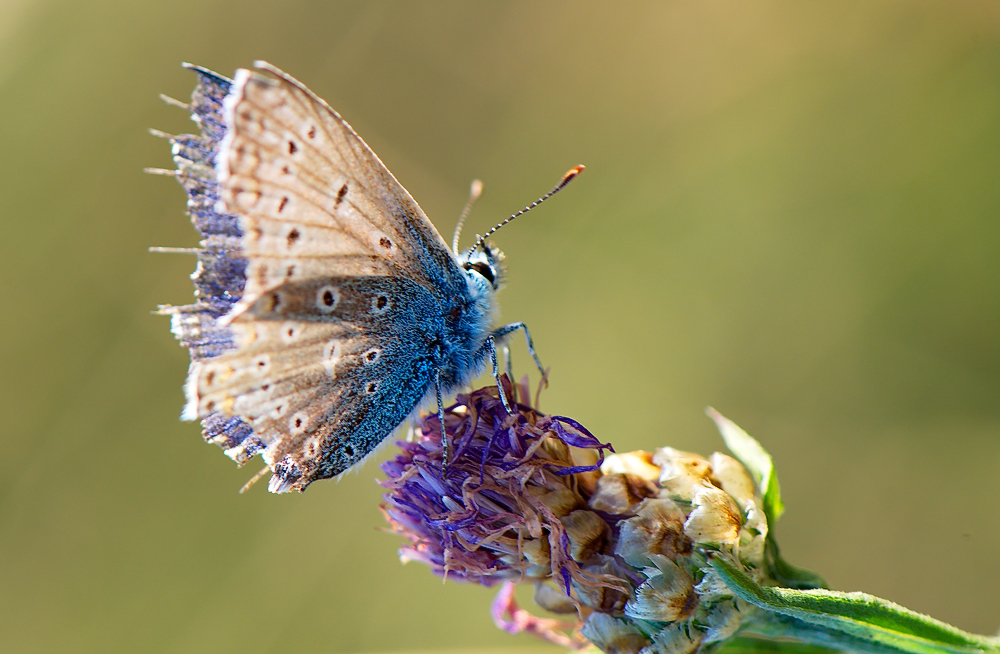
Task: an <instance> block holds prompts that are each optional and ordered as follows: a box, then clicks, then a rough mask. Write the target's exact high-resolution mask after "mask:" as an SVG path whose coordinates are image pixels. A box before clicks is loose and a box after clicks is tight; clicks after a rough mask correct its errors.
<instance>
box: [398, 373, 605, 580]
mask: <svg viewBox="0 0 1000 654" xmlns="http://www.w3.org/2000/svg"><path fill="white" fill-rule="evenodd" d="M504 381H505V388H506V389H507V391H508V397H514V395H513V392H512V390H513V389H512V388H511V386H510V384H509V383H507V382H506V378H505V380H504ZM519 395H520V396H522V397H526V396H527V393H526V392H525V389H523V388H522V389H520V393H519ZM514 407H515V413H514V414H513V415H510V414H508V413H507V411H506V409H505V408H504V406H503V403H502V402H501V401H500V399H499V396H498V391H497V389H496V388H495V387H486V388H482V389H480V390H478V391H474V392H472V393H470V394H468V395H459V396H458V398H457V402H456V403H455V404H454V405H452V406H451V407H449V408H448V409H447V410H446V411H445V414H444V419H445V431H446V433H447V435H448V438H449V440H450V441H451V447H452V450H453V452H452V455H451V462H450V464H449V465H448V468H447V470H444V469H443V468H442V461H443V454H444V450H443V448H442V447H441V425H440V422H439V420H438V416H437V414H436V413H434V414H429V415H427V416H425V417H424V418H423V419H422V420H420V422H419V424H418V425H417V428H416V438H415V439H414V440H413V441H408V442H407V441H404V442H400V443H399V445H400V447H401V449H402V451H401V452H400V454H399V455H397V456H396V457H395V458H394V459H392V460H390V461H387V462H385V463H383V464H382V470H383V471H384V472H385V473H386V475H387V477H388V478H387V479H386V480H385V481H383V482H381V484H382V486H384V487H385V488H387V489H389V492H388V493H386V495H385V503H384V504H383V510H384V511H385V514H386V517H387V518H388V520H389V521H390V523H391V524H392V525H393V529H394V530H395V531H396V532H397V533H399V534H401V535H403V536H404V537H405V538H406V539H407V540H408V541H409V544H408V545H407V546H405V547H404V548H403V549H402V550H401V555H402V557H403V558H404V559H407V560H416V561H422V562H424V563H426V564H428V565H430V566H431V568H432V570H433V571H434V573H435V574H438V575H442V576H447V577H449V578H453V579H461V580H466V581H473V582H476V583H481V584H483V585H486V586H492V585H494V584H496V583H498V582H501V581H506V580H522V579H544V578H548V577H550V576H551V577H555V578H558V579H560V580H562V583H563V585H564V586H565V587H566V588H567V592H568V590H569V587H570V585H571V584H572V583H573V582H574V581H578V582H582V583H600V582H602V581H604V582H605V583H608V584H610V585H614V582H613V581H611V580H610V579H603V578H602V576H601V575H599V574H596V575H595V574H593V573H591V572H588V571H587V570H585V569H584V566H583V565H582V564H581V562H580V561H578V560H576V559H574V558H573V556H574V553H575V552H578V551H579V549H580V547H582V546H583V544H582V543H581V542H580V539H579V535H578V534H577V533H576V532H577V531H578V529H577V527H576V525H575V520H574V518H573V514H574V512H575V511H576V510H577V509H581V508H584V507H585V506H586V500H585V499H584V498H585V497H586V496H587V495H589V494H590V492H591V490H592V488H593V484H594V482H595V480H596V478H597V476H599V472H598V469H599V467H600V465H601V463H602V462H603V460H604V451H605V450H610V449H611V446H610V445H608V444H603V443H601V442H600V441H598V440H597V439H596V438H595V437H594V436H593V435H592V434H591V433H590V432H588V431H587V430H586V429H585V428H584V427H583V426H582V425H580V424H579V423H578V422H576V421H574V420H570V419H568V418H562V417H559V416H546V415H543V414H541V413H539V412H538V411H536V410H534V409H533V408H531V407H530V406H526V405H524V404H515V405H514Z"/></svg>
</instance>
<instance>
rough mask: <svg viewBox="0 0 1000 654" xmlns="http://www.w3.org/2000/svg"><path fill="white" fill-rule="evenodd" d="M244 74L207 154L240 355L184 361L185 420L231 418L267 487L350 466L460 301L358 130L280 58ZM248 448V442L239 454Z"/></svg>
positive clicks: (455, 282) (416, 390)
mask: <svg viewBox="0 0 1000 654" xmlns="http://www.w3.org/2000/svg"><path fill="white" fill-rule="evenodd" d="M257 66H258V68H259V69H260V70H261V71H263V72H253V71H247V70H241V71H239V72H238V73H237V75H236V78H235V79H234V82H233V86H232V89H231V91H230V93H229V95H228V96H227V98H226V100H225V103H224V104H225V115H226V125H227V132H226V136H225V138H224V139H223V142H222V144H221V146H220V149H219V155H218V158H217V163H216V167H217V177H218V181H219V195H220V198H221V202H222V204H223V207H224V208H225V209H226V210H227V211H229V212H230V213H234V214H237V215H238V217H239V222H240V227H241V230H242V237H241V241H240V247H241V252H240V253H239V255H240V256H241V257H244V258H245V259H246V261H247V268H246V275H247V279H246V286H245V289H244V292H243V296H242V298H241V299H240V301H239V302H238V303H237V304H236V305H235V306H234V307H233V308H232V310H231V311H230V312H229V313H228V314H227V315H226V316H225V317H224V318H223V322H224V323H225V324H228V326H229V327H230V329H231V330H232V332H233V334H234V339H235V342H236V346H237V347H236V349H235V350H232V351H230V352H226V353H224V354H222V355H220V356H218V357H215V358H212V359H208V360H205V361H200V362H198V361H196V362H195V363H193V364H192V367H191V371H190V373H189V377H188V383H187V387H186V390H187V396H188V406H187V409H186V411H185V415H186V416H187V417H190V418H194V417H196V416H198V417H204V416H211V415H213V414H219V413H221V414H224V415H229V416H239V417H240V418H242V419H243V420H244V421H245V422H246V423H247V424H248V425H250V427H251V428H252V429H253V432H254V438H250V439H246V440H245V441H244V443H245V444H241V446H240V448H238V449H239V450H240V451H234V452H229V454H230V455H231V456H233V458H234V459H236V460H237V461H243V460H245V459H247V458H249V456H250V455H252V453H253V452H255V451H261V453H262V454H263V457H264V460H265V461H266V462H267V463H268V465H269V466H270V467H271V468H272V470H273V471H274V476H273V477H272V479H271V483H270V484H269V488H270V489H271V490H272V491H276V492H281V491H287V490H300V491H301V490H303V489H304V488H305V487H306V486H307V485H308V484H309V483H311V482H312V481H314V480H316V479H322V478H326V477H331V476H334V475H337V474H339V473H341V472H343V471H345V470H347V469H348V468H350V467H351V466H352V465H354V464H356V463H358V462H359V461H361V460H362V459H363V458H364V457H365V456H366V455H367V454H368V453H369V452H371V451H372V450H373V449H374V447H375V446H376V445H377V444H378V443H379V442H381V441H382V440H384V438H385V437H386V436H387V435H388V434H389V433H390V432H391V431H392V430H393V429H394V428H395V427H396V426H397V425H398V424H399V423H400V422H402V420H404V419H405V417H406V416H407V415H408V414H409V413H410V412H411V411H412V410H413V407H414V406H415V405H416V404H417V403H418V402H419V400H420V399H421V398H422V397H423V396H424V395H425V394H426V392H427V390H428V387H429V385H430V383H431V382H432V380H433V379H434V377H433V375H434V374H435V366H434V362H433V359H434V356H433V355H434V353H435V348H436V347H437V348H439V347H440V342H439V339H437V344H436V335H437V334H440V333H441V330H442V329H443V320H444V318H443V316H444V315H445V313H446V312H447V311H448V310H449V307H451V306H452V303H454V302H455V301H456V300H459V301H461V300H462V299H463V298H466V297H467V296H468V293H469V291H468V289H467V282H466V279H465V277H464V273H463V271H462V270H461V268H460V267H459V264H458V261H457V258H456V257H455V255H454V254H452V253H451V251H450V250H449V249H448V247H447V245H446V244H445V242H444V240H443V239H442V238H441V236H440V234H439V233H438V232H437V230H436V229H435V228H434V226H433V225H432V224H431V222H430V221H429V220H428V219H427V217H426V216H425V215H424V213H423V212H422V211H421V209H420V207H419V206H418V205H417V203H416V202H415V201H414V200H413V198H412V197H411V196H410V195H409V193H407V191H406V190H405V189H404V188H403V187H402V186H401V185H400V184H399V183H398V182H397V181H396V179H395V178H394V177H393V176H392V174H391V173H390V172H389V171H388V170H387V169H386V168H385V166H384V165H383V164H382V162H381V161H379V159H378V157H377V156H376V155H375V154H374V153H373V152H372V151H371V149H370V148H369V147H368V146H367V145H366V144H365V143H364V141H362V140H361V138H360V137H359V136H358V135H357V134H356V133H355V132H354V130H353V129H351V127H350V126H349V125H348V124H347V123H346V122H345V121H344V120H343V119H342V118H341V117H340V116H339V115H338V114H337V113H336V112H334V111H333V110H332V109H331V108H330V107H329V106H328V105H326V103H324V102H323V101H322V100H320V99H319V98H317V97H316V96H315V95H314V94H313V93H312V92H311V91H309V90H308V89H306V88H305V87H304V86H303V85H301V84H300V83H298V82H297V81H295V80H294V79H292V78H291V77H289V76H288V75H285V74H284V73H282V72H281V71H279V70H278V69H276V68H273V67H271V66H269V65H268V64H264V63H261V62H258V64H257ZM247 447H250V448H252V449H251V450H247Z"/></svg>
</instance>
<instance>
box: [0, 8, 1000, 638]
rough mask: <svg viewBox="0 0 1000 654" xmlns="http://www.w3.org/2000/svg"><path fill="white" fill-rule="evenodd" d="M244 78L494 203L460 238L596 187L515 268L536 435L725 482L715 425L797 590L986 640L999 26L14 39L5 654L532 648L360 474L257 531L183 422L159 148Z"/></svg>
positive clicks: (746, 21)
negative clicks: (402, 548)
mask: <svg viewBox="0 0 1000 654" xmlns="http://www.w3.org/2000/svg"><path fill="white" fill-rule="evenodd" d="M255 59H266V60H268V61H270V62H272V63H274V64H276V65H278V66H280V67H282V68H284V69H285V70H287V71H288V72H289V73H291V74H292V75H294V76H296V77H298V78H299V79H301V80H302V81H304V82H305V83H306V84H308V85H309V86H310V87H311V88H312V89H313V90H315V91H316V92H317V93H318V94H319V95H320V96H321V97H323V98H325V99H327V100H328V101H329V102H330V104H331V105H333V106H334V107H336V108H337V109H338V110H339V111H340V112H341V113H342V114H343V115H344V116H345V117H346V118H347V119H348V120H349V121H350V122H351V123H352V124H353V125H354V127H355V128H356V129H357V130H358V132H359V133H361V134H362V135H363V136H364V137H365V139H367V140H368V142H369V144H371V145H372V147H373V148H374V149H375V151H376V152H378V153H379V155H380V156H381V157H382V159H383V160H384V161H385V162H386V164H387V165H388V166H389V168H390V169H391V170H392V171H393V172H394V173H395V174H396V176H397V177H398V178H399V179H400V181H402V182H403V184H405V185H406V187H407V188H408V189H409V190H410V192H411V193H412V194H413V195H414V196H415V197H416V198H417V199H418V201H419V202H420V203H421V205H422V206H423V208H424V210H425V211H426V212H427V213H428V215H430V216H431V217H432V219H433V220H434V221H435V223H436V224H437V225H438V227H439V228H440V230H441V231H442V233H444V234H446V235H449V236H450V234H451V230H452V227H453V225H454V223H455V219H456V217H457V215H458V213H459V211H460V209H461V207H462V205H463V203H464V202H465V199H466V194H467V189H468V185H469V182H470V180H472V179H473V178H475V177H478V178H481V179H482V180H484V182H485V193H484V195H483V198H482V200H481V201H480V202H479V204H478V205H477V206H476V208H475V210H474V211H473V214H472V217H471V219H470V222H469V234H471V233H472V232H475V231H482V230H483V229H484V228H486V227H487V226H489V225H490V224H492V223H494V222H496V221H497V220H499V219H500V218H503V217H504V216H506V215H507V214H509V213H510V212H511V211H513V210H516V209H517V208H519V207H521V206H523V205H524V204H526V203H528V202H530V201H531V200H533V199H534V198H535V197H536V196H538V195H539V194H541V193H542V192H544V191H546V190H547V189H548V188H549V187H550V186H551V185H552V184H554V183H555V182H556V181H557V180H558V179H559V177H560V175H562V173H563V172H564V171H565V170H566V169H568V168H569V167H570V166H572V165H575V164H577V163H584V164H586V165H587V171H586V172H585V173H584V174H583V175H582V176H581V177H580V179H579V180H577V181H576V182H574V183H573V184H572V185H571V186H570V187H569V188H567V189H566V191H565V192H564V193H562V194H560V196H559V197H558V198H555V199H554V200H552V201H551V202H549V203H548V204H547V205H546V206H545V207H543V208H541V209H539V210H537V211H536V212H533V214H532V215H530V216H528V217H526V218H523V219H521V220H520V221H518V223H517V224H515V225H512V226H511V227H509V228H506V229H505V230H504V231H503V232H501V233H500V234H499V235H498V237H497V239H496V241H497V243H498V244H499V245H500V246H501V247H502V248H503V249H504V251H505V252H506V254H507V256H508V263H509V266H510V276H509V286H508V288H507V289H506V290H505V291H504V292H503V293H502V296H501V304H502V306H503V318H504V319H506V320H524V321H526V322H527V323H528V324H529V325H530V326H531V329H532V333H533V335H534V337H535V342H536V344H537V346H538V351H539V354H540V355H541V357H542V358H543V361H544V362H545V364H546V365H549V366H551V367H552V375H551V380H552V383H551V386H550V388H549V389H548V390H547V391H546V392H545V393H544V395H543V397H542V408H543V409H547V410H549V411H553V412H558V413H561V414H564V415H569V416H573V417H575V418H576V419H578V420H580V421H581V422H582V423H583V424H585V425H587V426H588V427H589V428H590V429H592V430H593V431H594V432H595V433H596V434H598V435H599V436H600V437H602V438H604V439H610V440H612V441H613V442H614V443H615V444H616V446H617V447H618V449H619V451H624V450H629V449H635V448H646V449H652V448H656V447H658V446H662V445H668V444H669V445H673V446H675V447H679V448H682V449H688V450H694V451H699V452H702V453H705V454H707V453H709V452H711V451H712V450H714V449H719V448H721V447H722V445H721V441H720V439H719V437H718V435H717V434H716V433H715V431H714V429H713V427H712V424H711V423H710V421H709V420H708V419H707V418H706V417H705V416H704V415H703V412H702V411H703V408H704V407H705V406H706V405H713V406H715V407H716V408H718V409H719V410H720V411H722V412H723V413H724V414H726V415H727V416H728V417H730V418H731V419H733V420H735V421H736V422H738V423H739V424H741V425H742V426H743V427H744V428H746V429H747V430H748V431H749V432H750V433H752V434H754V435H755V436H757V437H758V438H759V439H760V440H761V441H762V442H763V443H764V444H765V446H766V447H767V448H768V449H769V450H770V451H771V452H772V453H773V455H774V456H775V459H776V461H777V465H778V471H779V473H780V476H781V481H782V485H783V489H784V495H785V498H786V504H787V507H788V511H787V513H786V515H785V517H784V519H783V520H782V522H781V525H780V528H779V530H778V532H779V538H780V542H781V543H782V546H783V549H784V553H785V554H786V555H787V558H788V559H789V560H791V561H792V562H794V563H797V564H799V565H802V566H805V567H809V568H812V569H815V570H818V571H820V572H821V573H822V574H824V575H825V576H826V577H827V579H828V580H829V582H830V583H831V584H832V585H833V586H834V587H835V588H838V589H842V590H865V591H868V592H870V593H873V594H876V595H880V596H883V597H887V598H889V599H892V600H894V601H897V602H899V603H901V604H903V605H905V606H908V607H910V608H912V609H915V610H919V611H922V612H927V613H930V614H932V615H934V616H936V617H938V618H941V619H943V620H947V621H949V622H952V623H954V624H956V625H957V626H959V627H962V628H965V629H969V630H974V631H978V632H984V633H985V632H989V633H992V632H995V630H996V628H997V627H998V626H1000V592H998V589H1000V557H998V556H997V554H998V552H1000V519H998V518H1000V506H998V498H1000V474H998V471H1000V438H998V434H1000V402H998V391H1000V365H998V364H1000V221H998V219H997V216H998V209H1000V184H998V181H1000V178H998V174H1000V147H998V146H1000V5H998V4H997V3H996V2H933V3H931V2H907V3H901V2H860V1H859V2H839V1H838V2H826V3H798V2H762V3H753V4H749V3H738V4H737V3H728V2H718V3H687V2H685V3H681V2H677V3H614V4H612V3H607V4H604V3H588V2H573V3H571V2H564V3H544V4H543V3H534V2H521V3H486V2H478V3H468V2H452V3H442V2H436V3H421V4H416V3H382V2H283V3H278V2H270V3H265V2H258V3H236V2H218V1H206V0H200V1H198V2H191V1H181V2H170V3H152V2H145V3H135V2H125V1H120V2H111V1H109V2H80V1H75V0H74V1H67V0H58V1H56V0H49V1H46V0H4V2H3V3H0V171H2V173H3V174H2V182H0V184H2V187H0V226H2V232H0V248H2V250H0V252H2V253H0V271H2V272H0V274H2V279H3V280H4V288H6V291H5V297H6V300H5V301H4V309H3V311H0V333H2V335H3V342H4V344H3V346H2V348H0V366H2V370H3V378H2V382H0V384H2V386H0V414H2V415H3V418H4V423H5V424H4V427H3V435H2V437H0V438H2V439H3V441H2V445H3V456H4V468H5V471H6V474H4V475H3V477H2V479H0V616H2V617H0V649H2V651H4V652H70V651H72V652H185V653H187V652H216V653H218V652H242V653H245V652H279V651H281V652H346V651H359V652H368V651H387V650H404V651H419V650H447V649H453V650H463V651H471V650H479V649H489V650H490V651H496V650H497V649H498V648H509V649H511V650H514V651H524V650H525V649H527V648H533V649H537V648H538V644H537V643H536V642H535V641H534V640H532V639H531V638H529V637H527V636H519V637H511V636H508V635H506V634H503V633H501V632H500V631H498V630H496V629H495V628H494V627H493V626H492V623H491V622H490V619H489V615H488V604H489V602H490V599H491V598H492V594H493V592H492V591H490V590H486V589H483V588H478V587H469V586H463V585H460V584H457V583H448V584H446V585H442V583H441V581H440V580H439V579H437V578H434V577H432V576H431V575H430V574H429V573H428V571H427V570H426V569H425V568H423V567H421V566H419V565H417V564H411V565H408V566H401V565H400V564H399V562H398V560H397V558H396V554H395V550H396V547H397V545H398V540H397V539H396V538H395V537H393V536H391V535H387V534H385V533H382V532H380V531H379V528H380V527H381V525H382V517H381V515H380V514H379V511H378V509H377V505H378V502H379V497H380V492H379V488H378V487H377V486H376V485H375V483H374V481H373V479H374V478H375V477H377V476H378V475H379V471H378V467H377V465H375V464H371V463H370V464H368V465H367V466H365V467H364V468H363V469H362V470H361V471H360V473H359V474H356V475H350V476H348V477H347V478H345V479H344V480H343V481H341V482H340V483H332V482H327V483H319V484H316V485H314V486H312V487H311V488H310V489H309V491H308V492H307V493H305V494H304V495H294V496H273V495H269V494H268V493H267V492H266V491H265V488H264V485H263V484H262V485H260V486H258V487H256V488H254V489H253V491H252V492H250V493H248V494H246V495H242V496H241V495H238V494H237V492H236V491H237V489H238V488H239V487H240V485H241V484H242V483H243V482H244V481H245V480H246V479H247V478H248V477H249V475H251V474H252V473H253V472H254V471H255V470H256V466H252V467H248V468H245V469H242V470H240V469H237V468H236V467H235V466H234V465H233V464H232V463H231V462H230V461H229V460H228V459H226V458H225V457H224V456H223V455H222V453H221V452H220V451H219V450H218V449H217V448H215V447H211V446H208V445H205V444H204V443H203V442H201V438H200V435H199V429H198V427H197V426H196V425H194V424H190V423H181V422H179V421H178V415H179V413H180V408H181V404H182V393H181V385H182V382H183V379H184V375H185V370H186V368H187V357H186V355H185V353H184V351H183V350H182V349H181V348H180V347H179V346H178V345H177V343H176V342H175V341H174V339H173V337H172V336H171V335H170V333H169V330H168V320H167V319H166V318H164V317H159V316H154V315H151V313H150V311H151V310H153V309H154V308H155V307H156V305H157V304H160V303H174V304H181V303H185V302H187V301H188V300H189V299H190V297H191V286H190V282H189V281H188V279H187V277H188V275H189V274H190V272H191V270H192V268H193V265H194V261H193V259H192V258H190V257H188V256H183V255H162V254H150V253H148V252H147V247H149V246H153V245H158V246H191V245H194V244H195V243H196V241H197V238H196V234H195V231H194V230H193V228H192V227H191V225H190V223H189V222H188V219H187V217H186V216H185V214H184V201H185V198H184V194H183V191H182V190H181V188H180V187H179V186H178V185H177V184H176V183H175V182H174V181H173V180H171V179H169V178H162V177H154V176H150V175H144V174H143V173H142V168H143V167H145V166H159V167H170V166H171V160H170V154H169V147H168V144H167V143H165V142H163V141H161V140H158V139H155V138H153V137H151V136H149V135H148V134H147V132H146V130H147V128H150V127H154V128H158V129H162V130H165V131H169V132H174V133H177V132H186V131H191V130H192V128H193V124H192V123H191V122H190V121H188V120H187V117H186V115H185V114H184V112H182V111H181V110H179V109H177V108H173V107H170V106H167V105H165V104H164V103H162V102H161V101H160V100H159V99H158V98H157V94H159V93H161V92H162V93H166V94H168V95H170V96H173V97H175V98H180V99H186V98H187V97H188V96H189V95H190V92H191V89H192V88H193V86H194V83H195V76H194V75H193V74H192V73H191V72H189V71H186V70H184V69H182V68H181V67H180V65H179V64H180V62H182V61H191V62H195V63H198V64H202V65H205V66H208V67H210V68H213V69H215V70H218V71H220V72H222V73H225V74H228V75H231V74H232V73H233V71H234V70H235V68H237V67H238V66H247V65H249V64H251V62H253V60H255ZM466 239H467V241H468V240H471V235H467V236H466ZM514 355H515V364H516V366H517V367H518V368H519V369H520V370H522V371H526V370H528V369H529V367H528V366H527V365H525V364H526V359H527V357H526V355H525V352H524V349H523V345H522V343H521V342H520V341H515V346H514ZM390 453H391V451H385V452H383V457H384V456H387V455H388V454H390ZM251 468H252V469H251Z"/></svg>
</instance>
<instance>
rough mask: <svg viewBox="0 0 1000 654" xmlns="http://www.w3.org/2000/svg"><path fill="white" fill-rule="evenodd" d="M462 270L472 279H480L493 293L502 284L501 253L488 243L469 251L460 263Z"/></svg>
mask: <svg viewBox="0 0 1000 654" xmlns="http://www.w3.org/2000/svg"><path fill="white" fill-rule="evenodd" d="M462 268H463V269H464V270H465V272H466V274H468V275H470V276H472V277H473V278H474V279H476V278H482V279H483V281H485V282H486V284H488V285H489V287H490V288H492V289H493V290H494V291H497V290H499V289H500V286H501V285H502V284H503V280H504V266H503V252H501V251H500V250H498V249H497V248H495V247H494V246H493V245H491V244H489V243H483V244H482V245H481V246H480V247H477V248H475V249H473V250H472V251H470V252H469V253H468V254H467V255H466V256H465V261H463V262H462Z"/></svg>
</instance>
